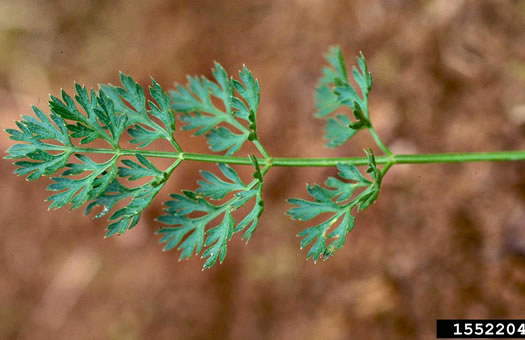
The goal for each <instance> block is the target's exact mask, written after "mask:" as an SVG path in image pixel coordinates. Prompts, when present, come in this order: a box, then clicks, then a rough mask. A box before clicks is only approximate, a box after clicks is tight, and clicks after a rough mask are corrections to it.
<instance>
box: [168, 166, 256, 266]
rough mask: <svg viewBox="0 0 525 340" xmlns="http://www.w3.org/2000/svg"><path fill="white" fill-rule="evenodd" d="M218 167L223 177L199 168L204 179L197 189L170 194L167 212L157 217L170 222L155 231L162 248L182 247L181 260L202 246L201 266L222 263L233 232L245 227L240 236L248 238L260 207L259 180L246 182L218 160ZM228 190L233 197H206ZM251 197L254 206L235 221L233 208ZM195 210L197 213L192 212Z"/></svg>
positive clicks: (195, 252)
mask: <svg viewBox="0 0 525 340" xmlns="http://www.w3.org/2000/svg"><path fill="white" fill-rule="evenodd" d="M219 168H220V170H221V172H222V175H223V176H224V177H225V178H226V180H224V179H222V178H219V177H218V176H216V175H214V174H212V173H211V172H208V171H202V172H201V175H202V177H203V180H199V181H198V184H199V187H198V188H197V190H196V191H183V192H182V194H172V195H171V197H172V200H170V201H167V202H165V205H166V208H165V211H166V213H167V214H166V215H163V216H161V217H159V218H158V220H159V221H160V222H162V223H164V224H166V225H170V226H171V227H164V228H162V229H160V230H159V231H158V233H159V234H161V235H162V237H161V239H160V242H162V243H165V245H164V250H170V249H173V248H177V249H178V250H180V251H181V254H180V259H181V260H182V259H186V258H189V257H191V256H192V255H193V254H198V253H200V252H201V251H202V250H203V248H205V250H204V252H203V253H202V257H203V258H206V261H205V263H204V267H203V269H207V268H209V267H211V266H213V265H214V264H215V263H216V262H217V260H218V261H219V262H220V263H222V261H223V260H224V258H225V256H226V251H227V242H228V241H229V240H230V239H231V238H232V236H233V234H234V233H237V232H240V231H242V230H244V229H245V228H247V227H248V229H247V230H246V232H245V233H244V236H243V238H245V239H246V240H247V241H248V240H249V239H250V237H251V235H252V234H253V232H254V231H255V229H256V227H257V223H258V220H259V216H260V214H261V213H262V209H263V203H262V202H263V201H262V195H261V193H262V182H261V181H260V180H259V179H255V180H254V181H252V182H251V183H250V184H248V185H246V184H244V183H243V182H242V180H241V179H240V177H239V175H238V174H237V172H236V171H235V170H233V169H232V168H231V167H229V166H228V165H226V164H219ZM230 193H233V197H232V198H231V199H229V200H228V201H226V202H225V203H222V204H214V203H212V202H211V201H209V200H217V199H224V198H225V197H226V195H228V194H230ZM254 197H255V205H254V208H253V209H252V211H251V212H250V213H248V214H247V215H246V216H245V217H244V218H243V219H242V220H241V222H240V223H238V224H237V223H236V221H235V218H234V217H233V216H232V212H233V211H235V210H237V209H239V208H240V207H242V206H243V205H245V204H246V203H247V202H248V201H250V200H252V198H254ZM206 198H207V199H206ZM195 212H197V213H198V214H197V215H195V214H194V213H195ZM221 215H224V216H223V218H222V221H221V222H220V223H219V224H217V225H215V226H213V227H211V228H208V229H206V228H207V227H208V225H209V224H210V223H212V221H213V220H215V219H216V218H217V217H219V216H221Z"/></svg>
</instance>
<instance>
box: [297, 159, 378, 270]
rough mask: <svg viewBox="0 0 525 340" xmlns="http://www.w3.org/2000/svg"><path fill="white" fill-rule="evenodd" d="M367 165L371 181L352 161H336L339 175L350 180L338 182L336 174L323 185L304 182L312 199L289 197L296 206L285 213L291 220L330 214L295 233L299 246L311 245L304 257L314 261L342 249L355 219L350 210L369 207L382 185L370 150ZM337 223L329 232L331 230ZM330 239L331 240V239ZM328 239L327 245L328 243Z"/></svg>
mask: <svg viewBox="0 0 525 340" xmlns="http://www.w3.org/2000/svg"><path fill="white" fill-rule="evenodd" d="M367 156H368V168H367V173H369V174H370V176H371V177H372V180H368V179H367V178H366V177H364V176H363V175H362V174H361V172H359V170H358V169H357V167H356V166H355V165H353V164H346V163H339V164H337V169H338V170H339V176H340V177H341V178H343V179H345V180H348V181H350V182H344V181H341V180H339V179H337V178H335V177H329V178H328V179H327V180H326V182H325V186H326V187H322V186H320V185H317V184H314V185H307V187H306V188H307V191H308V193H309V194H310V196H311V197H312V198H313V199H314V200H313V201H308V200H303V199H298V198H291V199H289V200H288V202H290V203H291V204H293V205H295V206H294V207H292V208H290V209H289V210H288V212H287V214H288V215H290V216H291V218H292V219H294V220H302V221H307V220H311V219H313V218H316V217H318V216H319V215H322V214H330V216H329V217H328V218H327V219H326V220H324V221H323V222H322V223H320V224H318V225H316V226H313V227H310V228H307V229H305V230H303V231H302V232H301V233H299V234H298V236H299V237H302V238H303V239H302V240H301V248H304V247H306V246H308V245H310V244H311V243H312V242H313V245H312V247H311V248H310V250H309V251H308V254H307V255H306V257H307V259H309V258H313V260H314V262H316V261H317V260H318V259H319V258H323V259H327V258H328V257H330V256H332V255H333V254H334V253H335V251H336V250H337V249H339V248H341V247H342V246H343V245H344V243H345V241H346V234H347V233H349V232H350V231H351V230H352V229H353V228H354V225H355V218H354V217H353V216H352V209H353V208H354V207H357V210H358V211H361V210H364V209H366V208H368V207H369V206H370V204H372V203H373V202H374V201H375V200H376V199H377V197H378V195H379V190H380V188H381V179H382V174H381V171H380V170H379V169H378V168H377V164H376V161H375V157H374V154H373V152H372V150H370V152H367ZM360 187H364V190H362V191H361V192H360V193H359V194H357V195H356V196H355V198H353V199H352V196H353V195H354V193H355V189H357V188H360ZM338 222H339V224H338V225H337V226H336V227H335V228H333V229H332V231H330V229H331V228H332V227H333V226H334V225H336V223H338ZM330 240H332V241H331V242H330ZM329 242H330V244H328V243H329Z"/></svg>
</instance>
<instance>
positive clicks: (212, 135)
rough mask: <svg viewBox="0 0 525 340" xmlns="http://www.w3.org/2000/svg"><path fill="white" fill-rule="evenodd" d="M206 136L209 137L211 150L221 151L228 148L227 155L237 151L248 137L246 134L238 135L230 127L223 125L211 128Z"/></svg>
mask: <svg viewBox="0 0 525 340" xmlns="http://www.w3.org/2000/svg"><path fill="white" fill-rule="evenodd" d="M206 137H207V138H208V144H210V150H211V151H213V152H220V151H224V150H228V151H227V152H226V156H231V155H233V154H234V153H235V152H237V151H238V150H239V149H240V148H241V146H242V144H243V143H244V141H245V140H246V139H247V138H248V136H247V135H246V134H241V135H237V134H234V133H232V132H231V131H230V130H229V129H228V128H225V127H222V126H219V127H218V128H215V129H211V131H210V132H209V133H208V134H207V135H206Z"/></svg>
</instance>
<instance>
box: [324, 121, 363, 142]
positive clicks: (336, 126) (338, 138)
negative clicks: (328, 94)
mask: <svg viewBox="0 0 525 340" xmlns="http://www.w3.org/2000/svg"><path fill="white" fill-rule="evenodd" d="M350 123H351V122H350V120H349V119H348V117H347V116H346V115H343V114H338V115H337V116H336V117H335V118H332V117H331V118H328V121H327V122H326V127H325V138H326V139H328V143H327V144H326V145H327V146H330V147H336V146H340V145H343V144H344V143H346V141H347V140H349V139H350V138H352V137H353V136H354V135H355V134H356V132H357V130H355V129H350V128H349V127H348V125H350Z"/></svg>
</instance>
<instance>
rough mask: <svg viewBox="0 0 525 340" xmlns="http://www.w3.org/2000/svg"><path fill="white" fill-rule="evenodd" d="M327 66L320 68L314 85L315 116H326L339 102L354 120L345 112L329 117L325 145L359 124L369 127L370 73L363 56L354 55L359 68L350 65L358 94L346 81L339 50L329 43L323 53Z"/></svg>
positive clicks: (343, 138) (336, 142) (352, 131)
mask: <svg viewBox="0 0 525 340" xmlns="http://www.w3.org/2000/svg"><path fill="white" fill-rule="evenodd" d="M326 60H327V61H328V63H329V66H327V67H325V68H323V75H322V77H321V79H320V80H319V85H318V86H317V89H316V94H315V100H316V107H317V112H316V117H318V118H325V117H327V116H329V115H331V114H332V113H334V112H336V111H337V110H338V109H339V108H341V107H342V105H346V106H348V107H350V109H351V110H352V112H353V114H354V116H355V118H356V121H355V122H351V121H350V118H349V117H348V116H347V115H346V114H342V113H338V114H337V115H336V118H329V119H328V121H327V124H326V128H325V132H326V139H328V143H327V145H328V146H330V147H336V146H340V145H342V144H344V143H345V142H346V141H347V140H349V139H350V138H352V137H353V135H354V134H355V133H356V132H357V131H358V130H360V129H362V128H367V127H370V121H369V113H368V93H369V92H370V89H371V88H372V76H371V75H370V73H369V72H368V69H367V65H366V61H365V57H364V56H363V54H362V53H361V54H360V55H359V56H358V57H357V64H358V66H359V69H357V68H356V67H353V69H352V74H353V77H354V80H355V81H356V82H357V84H358V86H359V88H360V90H361V96H359V95H358V94H357V92H356V91H355V90H354V88H353V87H352V85H350V83H349V81H348V74H347V70H346V65H345V62H344V58H343V55H342V53H341V50H340V49H339V48H338V47H332V48H331V49H330V51H329V53H328V54H327V56H326Z"/></svg>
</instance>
